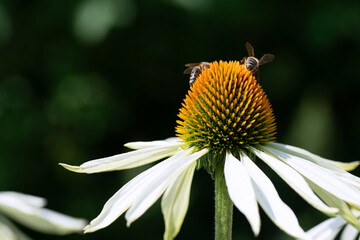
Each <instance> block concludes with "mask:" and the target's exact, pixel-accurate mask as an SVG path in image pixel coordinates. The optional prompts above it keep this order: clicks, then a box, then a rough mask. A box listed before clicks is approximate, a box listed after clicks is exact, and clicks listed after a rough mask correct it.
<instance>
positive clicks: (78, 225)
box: [0, 194, 86, 235]
mask: <svg viewBox="0 0 360 240" xmlns="http://www.w3.org/2000/svg"><path fill="white" fill-rule="evenodd" d="M0 211H1V212H2V213H4V214H5V215H7V216H9V217H10V218H12V219H14V220H16V221H17V222H19V223H21V224H23V225H25V226H27V227H29V228H32V229H34V230H37V231H39V232H44V233H51V234H59V235H63V234H68V233H73V232H79V231H81V230H82V229H83V227H84V226H85V225H86V220H84V219H79V218H73V217H70V216H67V215H64V214H61V213H57V212H54V211H51V210H49V209H45V208H39V207H37V206H34V205H32V204H29V203H28V202H26V201H24V198H23V197H20V198H19V197H17V196H16V195H14V194H9V195H6V194H2V195H1V197H0Z"/></svg>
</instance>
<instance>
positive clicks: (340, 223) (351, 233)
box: [307, 210, 360, 240]
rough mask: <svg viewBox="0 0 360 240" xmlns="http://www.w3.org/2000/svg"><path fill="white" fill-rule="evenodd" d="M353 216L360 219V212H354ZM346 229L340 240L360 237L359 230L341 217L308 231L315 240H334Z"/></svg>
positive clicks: (331, 219)
mask: <svg viewBox="0 0 360 240" xmlns="http://www.w3.org/2000/svg"><path fill="white" fill-rule="evenodd" d="M352 212H353V214H354V215H355V216H356V217H357V218H359V217H360V212H359V211H357V210H352ZM342 229H344V230H343V231H342V233H341V235H340V240H355V239H356V238H357V237H358V236H359V230H358V229H356V228H354V227H353V226H352V225H350V224H347V223H346V221H345V220H344V219H342V218H341V217H340V216H337V217H334V218H330V219H327V220H325V221H323V222H322V223H320V224H318V225H316V226H315V227H313V228H311V229H310V230H309V231H307V234H308V236H309V237H311V238H312V239H313V240H333V239H335V238H336V236H337V235H338V234H339V232H340V231H341V230H342Z"/></svg>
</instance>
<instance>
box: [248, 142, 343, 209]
mask: <svg viewBox="0 0 360 240" xmlns="http://www.w3.org/2000/svg"><path fill="white" fill-rule="evenodd" d="M261 149H263V150H266V147H262V148H261ZM250 150H251V151H252V152H253V153H255V154H256V156H258V157H259V158H260V159H261V160H263V161H264V162H265V163H266V164H268V165H269V166H270V167H271V168H272V169H273V170H274V171H275V172H276V173H277V174H278V175H279V176H280V177H281V178H282V179H283V180H284V181H285V182H286V183H287V184H289V186H290V187H291V188H292V189H294V190H295V191H296V192H297V193H298V194H299V195H300V196H301V197H303V198H304V200H306V201H307V202H308V203H309V204H311V205H312V206H313V207H315V208H317V209H318V210H320V211H322V212H324V213H326V214H334V213H336V212H337V211H338V210H337V209H336V208H330V207H328V206H327V205H325V204H324V203H323V202H322V201H321V200H320V199H319V198H318V197H317V196H316V195H315V194H314V192H313V191H312V190H311V188H310V187H309V185H308V184H307V183H306V181H305V179H304V178H303V177H302V176H301V175H300V174H299V173H298V172H296V171H295V170H294V169H292V168H291V167H289V166H288V165H286V164H285V163H283V162H282V161H281V160H279V159H277V158H275V157H274V156H271V155H269V154H266V153H265V152H263V151H260V150H257V149H256V148H253V147H250Z"/></svg>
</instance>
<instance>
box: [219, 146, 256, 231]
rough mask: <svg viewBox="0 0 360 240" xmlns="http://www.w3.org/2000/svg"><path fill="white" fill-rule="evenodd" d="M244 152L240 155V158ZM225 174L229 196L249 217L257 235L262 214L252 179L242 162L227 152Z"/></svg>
mask: <svg viewBox="0 0 360 240" xmlns="http://www.w3.org/2000/svg"><path fill="white" fill-rule="evenodd" d="M242 158H244V154H243V153H242V154H241V155H240V159H242ZM224 175H225V181H226V186H227V188H228V192H229V196H230V198H231V200H232V201H233V203H234V204H235V206H236V207H237V208H238V209H239V211H240V212H242V213H243V214H244V215H245V217H246V218H247V219H248V221H249V223H250V225H251V228H252V230H253V232H254V235H255V236H258V235H259V232H260V215H259V209H258V205H257V202H256V197H255V192H254V189H253V186H252V184H251V179H250V176H249V174H248V173H247V171H246V168H245V166H244V164H243V163H242V162H240V161H239V160H238V159H236V158H235V157H234V156H233V155H232V154H231V153H226V159H225V166H224Z"/></svg>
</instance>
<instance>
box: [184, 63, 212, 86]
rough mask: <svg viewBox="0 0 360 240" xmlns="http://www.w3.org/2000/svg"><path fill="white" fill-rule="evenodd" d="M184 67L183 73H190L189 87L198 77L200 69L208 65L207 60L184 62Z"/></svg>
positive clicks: (208, 66)
mask: <svg viewBox="0 0 360 240" xmlns="http://www.w3.org/2000/svg"><path fill="white" fill-rule="evenodd" d="M185 67H188V68H187V69H186V70H185V71H184V73H185V74H189V73H190V80H189V84H190V87H191V86H192V85H193V84H194V82H195V80H196V79H197V78H198V76H199V75H200V73H201V72H202V70H204V69H205V68H210V65H209V63H208V62H200V63H188V64H185Z"/></svg>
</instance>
